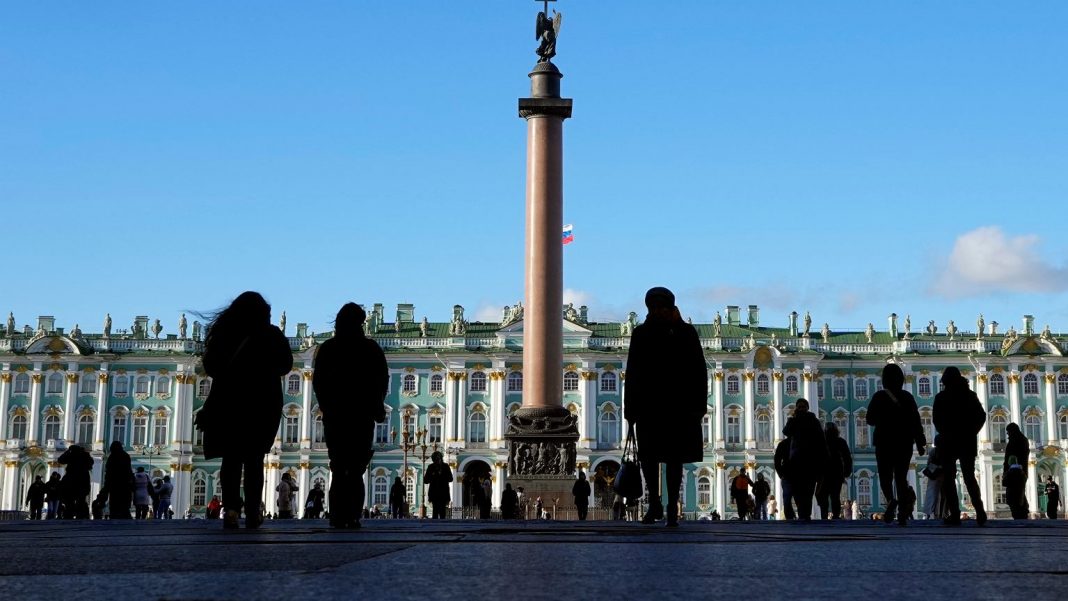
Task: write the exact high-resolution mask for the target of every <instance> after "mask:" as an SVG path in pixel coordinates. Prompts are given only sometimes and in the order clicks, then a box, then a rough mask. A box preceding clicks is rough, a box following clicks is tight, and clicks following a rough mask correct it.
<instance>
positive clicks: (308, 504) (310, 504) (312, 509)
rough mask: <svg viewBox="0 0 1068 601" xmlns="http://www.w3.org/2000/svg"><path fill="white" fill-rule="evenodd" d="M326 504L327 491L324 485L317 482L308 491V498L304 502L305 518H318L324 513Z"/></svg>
mask: <svg viewBox="0 0 1068 601" xmlns="http://www.w3.org/2000/svg"><path fill="white" fill-rule="evenodd" d="M325 506H326V492H325V491H323V487H322V486H321V485H319V484H316V485H315V486H313V487H312V489H311V490H309V491H308V500H307V501H305V502H304V519H306V520H317V519H319V516H321V515H322V514H323V508H324V507H325Z"/></svg>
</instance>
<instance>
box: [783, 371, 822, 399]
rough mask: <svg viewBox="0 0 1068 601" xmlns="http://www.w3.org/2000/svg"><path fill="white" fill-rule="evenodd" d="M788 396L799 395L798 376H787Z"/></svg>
mask: <svg viewBox="0 0 1068 601" xmlns="http://www.w3.org/2000/svg"><path fill="white" fill-rule="evenodd" d="M786 394H797V376H786ZM821 396H822V395H821Z"/></svg>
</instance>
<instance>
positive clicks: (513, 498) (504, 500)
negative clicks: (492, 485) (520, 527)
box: [501, 482, 519, 520]
mask: <svg viewBox="0 0 1068 601" xmlns="http://www.w3.org/2000/svg"><path fill="white" fill-rule="evenodd" d="M518 513H519V494H518V493H516V491H515V490H514V489H513V488H512V483H511V482H507V483H505V485H504V491H502V492H501V519H502V520H514V519H516V517H517V516H518Z"/></svg>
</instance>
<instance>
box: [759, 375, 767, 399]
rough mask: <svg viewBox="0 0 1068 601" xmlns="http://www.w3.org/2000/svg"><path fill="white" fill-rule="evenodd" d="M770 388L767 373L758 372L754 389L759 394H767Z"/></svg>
mask: <svg viewBox="0 0 1068 601" xmlns="http://www.w3.org/2000/svg"><path fill="white" fill-rule="evenodd" d="M769 390H770V386H769V379H768V374H760V375H759V376H757V380H756V391H757V394H759V395H760V396H767V395H768V391H769Z"/></svg>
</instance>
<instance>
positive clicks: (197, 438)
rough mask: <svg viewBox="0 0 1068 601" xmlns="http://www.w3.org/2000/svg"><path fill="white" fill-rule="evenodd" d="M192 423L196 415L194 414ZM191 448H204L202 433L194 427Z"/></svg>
mask: <svg viewBox="0 0 1068 601" xmlns="http://www.w3.org/2000/svg"><path fill="white" fill-rule="evenodd" d="M193 421H194V422H195V421H196V415H195V414H194V416H193ZM193 446H194V447H203V446H204V431H203V430H201V429H200V428H196V427H194V428H193Z"/></svg>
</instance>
